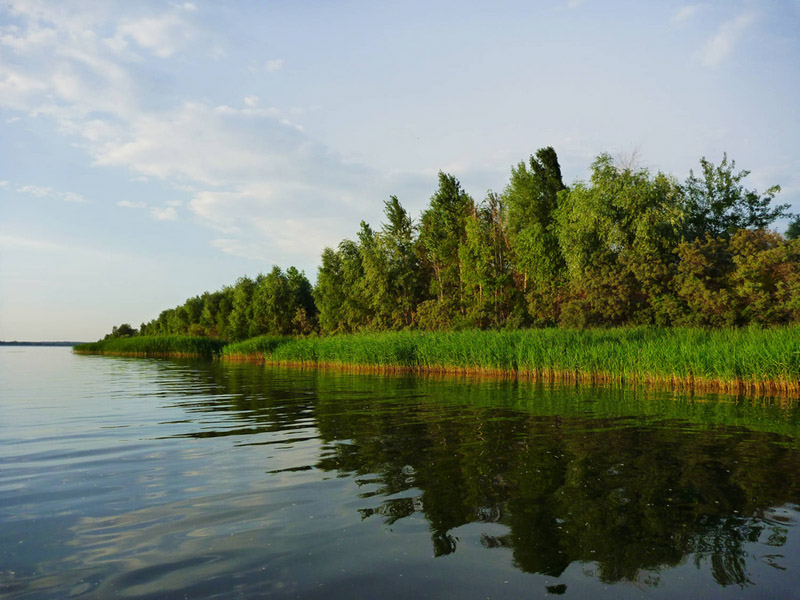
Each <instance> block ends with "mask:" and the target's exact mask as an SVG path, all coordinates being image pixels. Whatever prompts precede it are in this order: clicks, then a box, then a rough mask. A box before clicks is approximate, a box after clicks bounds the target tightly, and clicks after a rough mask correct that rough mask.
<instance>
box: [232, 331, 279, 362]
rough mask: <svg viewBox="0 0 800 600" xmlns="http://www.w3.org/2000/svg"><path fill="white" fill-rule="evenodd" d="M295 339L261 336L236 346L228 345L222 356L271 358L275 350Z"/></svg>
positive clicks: (234, 358) (238, 343)
mask: <svg viewBox="0 0 800 600" xmlns="http://www.w3.org/2000/svg"><path fill="white" fill-rule="evenodd" d="M293 339H294V338H291V337H287V336H279V335H261V336H258V337H254V338H250V339H249V340H244V341H242V342H237V343H235V344H228V345H227V346H224V347H223V348H222V356H223V357H225V358H228V359H232V360H236V359H248V358H265V357H267V356H270V355H271V354H272V353H273V352H274V351H275V348H277V347H278V346H280V345H282V344H286V343H288V342H291V341H292V340H293Z"/></svg>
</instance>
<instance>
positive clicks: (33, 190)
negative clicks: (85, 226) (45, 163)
mask: <svg viewBox="0 0 800 600" xmlns="http://www.w3.org/2000/svg"><path fill="white" fill-rule="evenodd" d="M6 183H7V182H6ZM17 192H19V193H21V194H30V195H31V196H35V197H36V198H51V199H54V200H63V201H65V202H86V198H84V197H83V196H81V195H80V194H76V193H75V192H59V191H57V190H54V189H53V188H51V187H42V186H40V185H22V186H20V187H18V188H17Z"/></svg>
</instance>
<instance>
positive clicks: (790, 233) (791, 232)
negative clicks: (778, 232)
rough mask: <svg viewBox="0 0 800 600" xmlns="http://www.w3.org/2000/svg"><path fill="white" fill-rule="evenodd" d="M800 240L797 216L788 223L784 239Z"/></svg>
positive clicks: (799, 219) (799, 218)
mask: <svg viewBox="0 0 800 600" xmlns="http://www.w3.org/2000/svg"><path fill="white" fill-rule="evenodd" d="M799 238H800V215H797V216H796V217H795V218H794V220H793V221H792V222H791V223H789V227H787V228H786V239H789V240H796V239H799Z"/></svg>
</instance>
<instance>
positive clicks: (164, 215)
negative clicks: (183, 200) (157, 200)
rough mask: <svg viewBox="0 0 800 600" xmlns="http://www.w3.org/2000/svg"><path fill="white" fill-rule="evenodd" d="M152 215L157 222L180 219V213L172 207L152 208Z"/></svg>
mask: <svg viewBox="0 0 800 600" xmlns="http://www.w3.org/2000/svg"><path fill="white" fill-rule="evenodd" d="M150 214H151V215H152V216H153V218H154V219H155V220H156V221H174V220H175V219H177V218H178V212H177V211H176V210H175V208H174V207H172V206H167V207H166V208H156V207H154V208H151V209H150Z"/></svg>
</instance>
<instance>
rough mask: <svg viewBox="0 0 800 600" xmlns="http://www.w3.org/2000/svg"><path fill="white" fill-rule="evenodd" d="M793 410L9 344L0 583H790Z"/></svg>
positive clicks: (89, 593) (112, 587)
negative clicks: (90, 353) (100, 354)
mask: <svg viewBox="0 0 800 600" xmlns="http://www.w3.org/2000/svg"><path fill="white" fill-rule="evenodd" d="M798 434H800V412H798V409H797V407H796V406H795V405H794V404H786V403H784V404H783V405H781V404H780V403H777V402H770V401H753V400H738V401H737V400H734V399H730V398H710V397H703V398H694V399H692V398H682V397H680V396H675V395H672V394H667V393H653V392H650V393H646V394H645V393H642V392H636V391H635V390H613V389H590V388H582V389H580V390H578V389H575V388H570V387H555V388H552V387H546V386H537V385H533V384H523V383H519V384H517V383H513V382H466V381H455V380H435V379H424V378H420V379H414V378H410V377H379V376H371V375H348V374H343V373H336V372H324V371H312V370H306V371H299V370H288V369H274V368H264V367H259V366H256V365H249V364H239V365H228V364H220V363H208V362H193V361H170V360H143V359H119V358H110V357H97V356H75V355H72V354H71V353H70V351H69V349H64V348H9V347H4V348H0V597H3V598H13V599H17V598H67V597H82V598H113V597H124V598H262V597H270V598H348V599H350V598H367V597H369V598H372V597H375V598H377V597H381V598H419V597H438V598H517V597H549V596H557V595H564V596H565V597H573V598H675V597H703V598H716V597H719V598H795V597H797V589H798V584H799V583H800V535H798V528H797V523H798V517H799V516H800V513H799V512H798V511H799V510H800V508H799V507H798V504H800V479H798V478H797V473H798V472H800V436H799V435H798Z"/></svg>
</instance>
